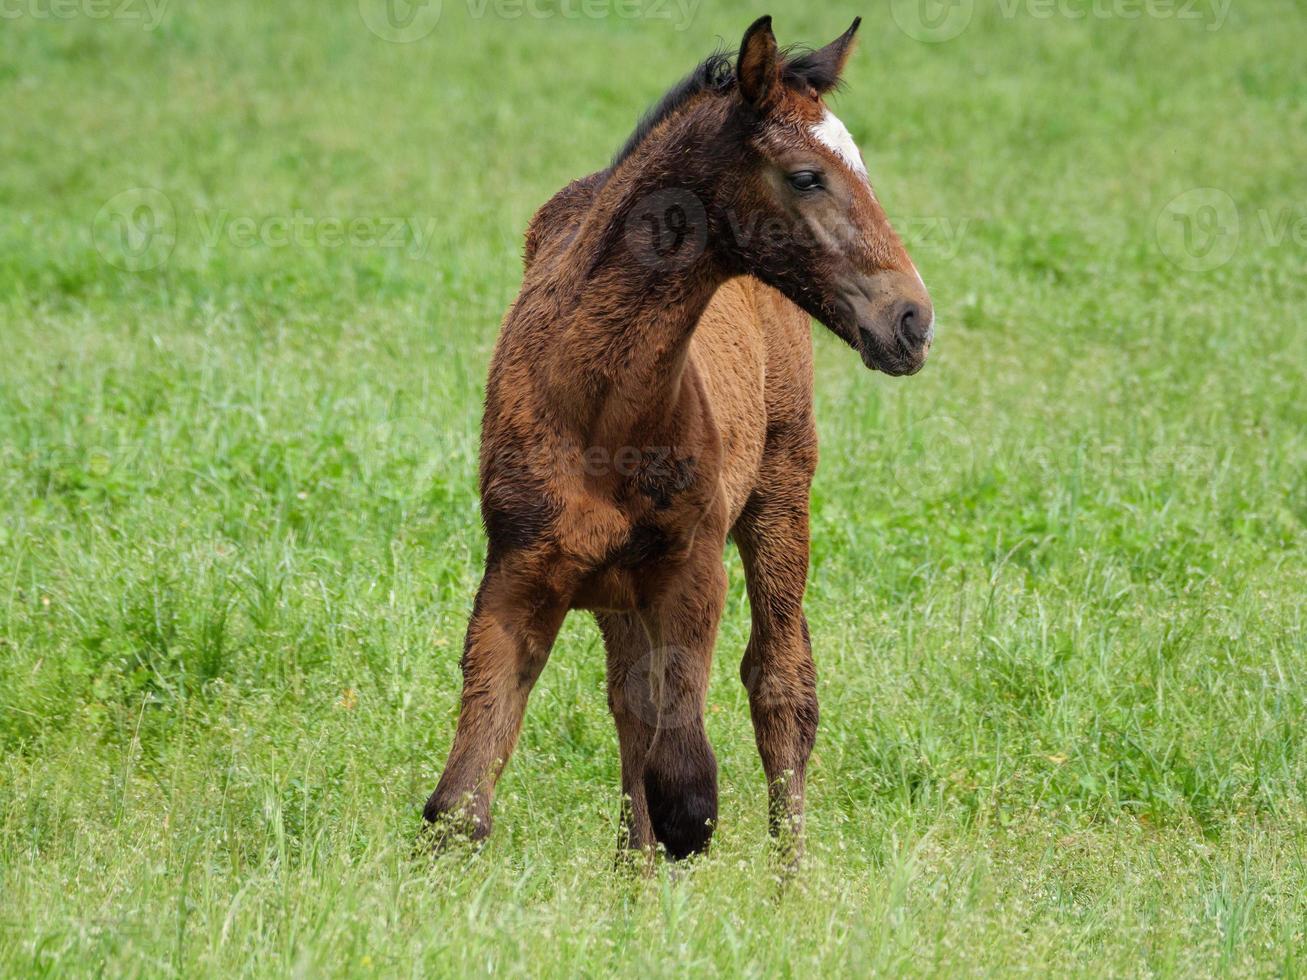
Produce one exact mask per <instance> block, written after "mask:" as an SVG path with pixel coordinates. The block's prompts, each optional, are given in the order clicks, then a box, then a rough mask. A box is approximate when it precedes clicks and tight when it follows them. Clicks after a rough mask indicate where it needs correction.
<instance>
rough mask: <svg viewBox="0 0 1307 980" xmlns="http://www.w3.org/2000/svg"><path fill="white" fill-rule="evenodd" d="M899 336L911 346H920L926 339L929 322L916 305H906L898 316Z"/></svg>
mask: <svg viewBox="0 0 1307 980" xmlns="http://www.w3.org/2000/svg"><path fill="white" fill-rule="evenodd" d="M898 326H899V336H900V337H901V338H903V339H904V340H906V341H908V342H909V343H911V344H920V343H922V342H923V341H924V340H925V339H926V332H927V331H928V330H929V329H930V322H929V321H928V320H927V319H926V315H925V313H923V312H922V309H921V307H920V306H918V305H917V304H916V303H906V304H904V306H903V310H902V312H901V313H900V314H899V324H898Z"/></svg>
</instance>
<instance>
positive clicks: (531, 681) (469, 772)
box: [423, 573, 567, 843]
mask: <svg viewBox="0 0 1307 980" xmlns="http://www.w3.org/2000/svg"><path fill="white" fill-rule="evenodd" d="M566 613H567V608H566V605H565V603H563V602H561V601H559V602H544V603H541V602H540V598H539V593H538V592H536V591H533V590H532V589H531V588H530V587H529V586H528V585H527V584H526V583H522V582H517V581H515V580H513V579H512V578H511V577H510V576H508V575H506V574H503V573H498V574H496V573H487V575H486V577H485V578H484V579H483V580H482V583H481V587H480V589H479V590H478V591H477V597H476V602H475V603H474V605H473V609H472V617H471V620H470V621H469V623H468V628H467V639H466V641H465V643H464V648H463V660H462V669H463V700H462V706H461V709H460V711H459V716H458V728H457V730H456V731H455V733H454V744H453V747H452V748H451V749H450V752H449V761H448V762H447V763H446V765H445V771H444V772H443V773H442V774H441V777H440V782H439V784H438V785H437V786H436V790H435V792H434V793H432V794H431V798H430V799H429V800H427V805H426V809H425V810H424V811H423V816H424V817H425V819H426V821H427V822H428V824H431V825H434V828H433V829H434V831H435V838H436V842H437V843H440V842H443V841H444V840H445V839H446V838H447V837H449V836H450V835H451V834H452V835H461V836H467V837H470V838H471V839H472V840H481V839H482V838H484V837H485V836H486V835H487V834H489V833H490V802H491V798H492V796H493V795H494V789H495V782H496V780H497V779H498V778H499V774H500V773H501V772H502V771H503V768H504V766H505V765H506V764H507V762H508V757H509V756H510V755H511V754H512V752H513V746H514V745H515V744H516V743H517V736H518V732H519V731H520V730H521V728H522V717H523V715H524V714H525V712H526V702H527V697H528V695H529V694H530V693H531V688H532V687H533V686H534V685H535V682H536V678H537V677H539V676H540V671H541V670H542V669H543V668H544V665H545V661H546V660H547V659H548V658H549V650H550V648H551V647H552V645H553V642H554V637H555V636H556V635H557V633H558V629H559V627H560V626H561V625H562V622H563V617H564V616H565V615H566Z"/></svg>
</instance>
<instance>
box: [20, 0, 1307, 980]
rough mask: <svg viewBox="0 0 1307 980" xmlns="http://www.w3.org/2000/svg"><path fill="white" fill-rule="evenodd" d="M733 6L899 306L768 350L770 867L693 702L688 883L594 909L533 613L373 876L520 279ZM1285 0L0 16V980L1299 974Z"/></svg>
mask: <svg viewBox="0 0 1307 980" xmlns="http://www.w3.org/2000/svg"><path fill="white" fill-rule="evenodd" d="M762 13H771V14H772V15H773V16H774V18H775V29H776V32H777V36H778V38H779V39H780V41H781V43H782V44H787V43H794V42H804V43H807V44H811V45H814V46H816V45H820V44H824V43H825V42H827V41H829V40H830V39H832V38H833V37H835V36H836V35H838V34H839V33H840V32H842V31H843V30H844V29H845V28H846V27H847V26H848V24H849V22H850V21H851V20H852V18H853V17H854V16H855V15H861V16H862V17H863V18H864V22H863V25H862V29H861V31H860V39H861V40H860V47H859V50H858V51H857V53H856V54H855V56H854V57H853V59H852V62H851V64H850V66H849V68H848V70H847V72H846V74H845V81H846V86H845V88H844V90H843V91H842V92H841V93H840V94H839V95H837V96H836V97H835V98H834V99H833V100H832V101H833V107H834V109H835V111H836V112H837V113H838V114H839V115H840V117H841V118H842V119H843V120H844V121H845V123H846V124H847V125H848V126H849V128H850V130H851V131H852V133H853V135H854V137H855V138H856V140H857V141H858V143H859V144H860V146H861V147H862V150H863V154H864V156H865V158H866V161H867V164H868V168H869V170H870V173H871V178H872V181H873V183H874V184H875V186H876V189H877V194H878V196H879V197H880V199H881V200H882V202H883V203H884V205H885V207H886V209H887V211H888V213H889V216H890V218H891V221H892V222H893V223H894V225H895V226H896V228H897V229H898V230H899V231H900V233H901V234H902V236H903V237H904V239H905V242H906V244H907V247H908V250H909V252H910V253H911V254H912V256H913V259H914V260H915V262H916V264H917V266H918V267H919V268H920V270H921V273H922V276H923V277H924V279H925V281H926V283H927V284H928V286H929V287H930V290H931V295H932V298H933V300H934V302H935V307H936V315H937V328H936V330H937V340H936V344H935V348H934V350H933V352H932V355H931V359H930V362H929V363H928V364H927V366H926V368H925V370H924V371H923V372H922V373H921V374H920V375H918V376H916V377H913V378H908V379H897V380H891V379H888V378H886V377H883V376H880V375H871V374H869V373H867V372H866V371H865V369H863V368H862V367H861V365H860V363H859V362H858V360H857V358H856V356H855V355H854V354H852V352H850V351H849V350H848V349H847V348H846V347H844V346H843V345H842V344H841V343H839V342H838V341H836V340H835V339H834V338H833V337H831V336H830V335H829V334H827V333H826V331H824V330H823V329H821V328H820V327H815V328H814V345H815V348H816V360H817V375H818V379H817V388H818V391H817V401H818V404H817V413H818V428H819V432H820V435H821V439H822V463H821V466H820V468H819V471H818V475H817V479H816V484H815V487H814V497H813V568H812V576H811V584H810V588H809V599H808V617H809V620H810V623H811V626H812V635H813V645H814V651H815V656H816V660H817V665H818V670H819V674H820V678H819V685H820V688H819V693H820V697H821V700H822V727H821V732H820V735H819V739H818V745H817V749H816V757H815V760H814V763H813V770H812V773H811V776H810V778H811V789H810V802H809V812H810V815H809V821H810V824H809V830H810V852H811V856H810V861H809V866H808V870H807V871H805V873H804V875H803V876H801V878H800V879H799V880H798V881H795V882H792V883H791V884H790V885H789V886H788V888H787V889H786V890H785V891H783V892H781V893H779V894H778V892H777V889H776V887H774V886H773V884H772V874H773V869H772V868H771V866H770V865H769V864H768V862H767V859H766V853H765V849H764V847H763V841H764V837H765V821H764V802H763V801H764V786H763V782H762V775H761V767H760V765H759V763H758V761H757V757H756V753H755V751H754V748H753V738H752V732H751V729H750V727H749V722H748V710H747V702H746V699H745V697H744V692H743V689H742V688H741V686H740V685H739V682H738V679H737V668H738V658H739V656H740V654H741V653H742V651H743V648H744V643H745V641H746V639H747V628H748V627H747V623H748V614H747V602H746V600H745V597H744V595H743V588H742V579H741V576H740V573H739V565H738V559H737V558H736V557H735V555H734V553H733V552H732V553H731V554H730V555H728V569H729V571H730V575H731V580H732V592H731V597H732V599H731V603H730V606H729V608H728V612H727V615H726V617H725V621H724V623H723V626H722V633H721V637H720V640H719V645H718V657H717V662H716V664H715V667H714V676H713V687H712V691H711V692H710V704H711V707H710V713H709V734H710V736H711V738H712V739H713V742H714V746H715V748H716V751H717V754H718V758H719V761H720V763H721V767H722V817H721V819H722V825H721V828H720V829H719V831H718V834H717V837H716V839H715V843H714V851H713V854H712V855H710V856H709V857H708V858H707V859H706V860H705V861H703V862H700V863H699V865H698V866H696V868H695V870H694V871H693V873H692V874H689V875H685V876H681V877H678V878H677V879H676V880H672V879H671V878H669V877H668V876H667V875H666V874H665V873H664V872H660V874H659V877H658V878H657V879H656V880H655V881H654V882H652V883H648V882H632V881H629V880H626V879H623V878H621V877H620V876H615V875H613V874H612V872H611V868H610V864H611V856H612V851H613V847H614V844H615V840H616V822H617V804H618V799H617V792H618V790H617V786H618V782H617V779H618V763H617V755H616V739H615V736H614V733H613V731H612V725H611V722H610V720H609V717H608V714H607V708H606V704H605V697H604V693H603V692H604V688H603V681H602V670H603V667H602V661H603V657H602V646H601V644H600V643H599V639H598V635H597V631H596V630H595V628H594V626H593V623H592V622H590V621H589V619H588V618H586V617H582V616H579V615H574V616H572V617H571V618H570V619H569V621H568V624H567V626H566V627H565V629H564V633H563V635H562V637H561V638H560V640H559V644H558V646H557V647H556V649H555V652H554V655H553V658H552V660H551V662H550V665H549V667H548V669H547V670H546V671H545V673H544V675H543V678H542V680H541V682H540V685H539V686H538V688H537V690H536V692H535V694H534V696H533V699H532V706H531V710H530V711H529V713H528V716H527V722H526V728H525V730H524V733H523V737H522V742H521V744H520V746H519V749H518V753H517V755H516V756H515V758H514V761H513V763H512V765H511V766H510V768H509V770H508V772H507V774H506V776H505V778H504V781H503V783H502V784H501V789H500V791H499V794H498V798H497V804H496V815H497V825H496V833H495V836H494V838H493V839H492V842H491V844H490V845H489V847H488V848H487V849H486V850H485V851H483V852H481V853H479V854H477V855H457V856H454V857H452V858H451V859H450V860H447V861H444V862H437V863H436V864H434V865H432V864H429V863H427V862H416V861H413V860H411V859H410V853H409V850H410V845H411V841H412V838H413V834H414V832H415V831H416V829H417V826H418V822H419V817H420V807H421V804H422V802H423V801H424V800H425V797H426V794H427V793H428V792H429V790H430V788H431V786H432V785H433V784H434V780H435V778H436V776H437V774H438V766H439V765H440V764H441V761H442V760H443V758H444V754H445V751H446V750H447V747H448V744H449V739H450V738H451V736H452V732H453V720H454V717H455V712H456V709H457V691H458V686H459V675H458V656H459V651H460V649H461V644H462V631H463V627H464V624H465V621H466V616H467V613H468V610H469V608H470V603H471V597H472V594H473V591H474V588H475V584H476V582H477V580H478V578H479V570H480V569H479V563H480V561H481V558H482V555H483V549H484V543H483V539H482V534H481V530H480V526H479V519H478V514H477V498H476V492H475V469H476V465H475V461H476V450H477V436H478V425H479V420H480V407H481V397H482V394H483V385H484V376H485V370H486V366H487V362H488V359H489V353H490V349H491V345H492V344H493V341H494V337H495V333H496V330H497V327H498V324H499V322H500V319H501V317H502V316H503V313H504V310H505V309H506V308H507V306H508V304H509V303H510V302H511V301H512V298H513V296H514V294H515V292H516V289H517V284H518V281H519V278H520V268H521V261H520V259H521V248H522V232H523V230H524V228H525V226H526V223H527V221H528V219H529V217H530V215H531V214H532V212H533V211H534V209H535V208H536V207H538V206H539V205H540V204H542V203H543V202H544V201H545V200H547V199H548V198H549V197H550V195H552V194H553V192H554V191H555V190H557V189H558V188H559V187H561V186H562V185H563V184H564V183H566V182H567V181H569V180H571V179H573V178H575V177H578V176H582V175H584V174H587V173H590V172H592V171H594V170H596V169H599V168H601V167H603V166H604V165H605V164H606V163H607V161H608V159H609V158H610V156H611V155H612V153H613V152H614V151H615V150H616V149H617V148H618V147H619V146H620V145H621V144H622V142H623V141H624V140H625V138H626V137H627V135H628V134H629V133H630V131H631V130H632V128H633V127H634V124H635V121H636V119H637V118H638V116H639V114H640V113H641V112H642V111H643V109H644V108H645V107H646V106H647V105H648V104H649V103H650V102H652V101H654V100H655V99H657V98H658V97H659V96H660V95H661V94H662V93H663V92H664V91H665V90H666V89H667V88H668V87H669V86H670V85H671V84H672V83H673V82H675V81H676V80H677V79H678V78H680V77H681V76H682V75H683V74H684V73H685V72H687V71H688V70H689V69H690V68H691V67H692V66H693V65H694V64H695V63H697V62H698V61H699V60H700V59H701V58H702V57H704V56H705V55H706V54H708V53H709V52H711V51H712V50H714V49H715V48H718V47H726V48H733V47H734V46H735V45H736V44H737V43H738V39H739V37H740V36H741V34H742V33H743V31H744V29H745V27H746V26H747V25H748V24H749V23H750V22H751V21H752V20H753V19H754V18H755V17H756V16H758V15H760V14H762ZM1305 17H1307V14H1304V11H1303V8H1302V6H1301V4H1299V3H1295V2H1289V0H992V2H990V0H876V2H875V3H874V4H871V5H863V6H857V5H848V4H842V3H835V4H823V5H812V4H809V5H793V7H792V9H786V8H785V7H782V6H771V7H765V6H762V5H760V4H759V3H756V2H752V0H751V2H734V0H731V2H727V0H426V2H418V3H412V4H410V3H407V2H406V0H358V2H351V0H341V2H333V3H307V2H285V3H279V4H258V3H252V2H227V3H221V4H214V3H210V4H197V3H193V2H189V0H186V2H184V0H3V2H2V3H0V106H3V108H0V351H3V357H2V358H0V894H3V895H4V900H3V901H0V973H11V974H14V975H24V974H25V975H33V974H44V973H49V974H56V973H63V972H70V973H84V972H94V971H97V970H104V971H107V972H115V973H118V972H126V973H132V974H156V973H179V974H195V973H223V974H226V973H233V972H239V973H243V974H265V973H274V974H285V973H290V972H302V973H309V972H313V973H318V972H325V973H342V974H345V973H355V972H361V973H372V972H381V973H396V974H407V973H424V974H426V973H442V974H444V973H468V972H471V973H478V972H491V971H499V970H504V971H510V972H528V971H529V972H532V973H534V974H544V975H554V974H559V975H561V974H576V973H608V972H630V973H635V972H638V973H642V974H645V975H664V974H673V973H677V974H679V973H682V972H684V971H685V970H687V969H700V970H709V969H711V970H718V971H722V972H726V971H729V972H733V973H734V972H739V973H745V974H751V975H759V974H772V973H789V972H799V971H801V970H827V971H832V972H859V973H861V972H875V971H880V972H895V973H900V972H913V973H916V972H925V973H930V972H940V973H946V972H973V971H974V972H993V971H1004V972H1005V971H1009V970H1016V969H1029V970H1040V971H1045V970H1060V971H1086V970H1089V971H1093V972H1099V971H1102V972H1107V973H1177V972H1181V971H1197V972H1199V973H1201V974H1204V975H1205V974H1209V973H1219V972H1236V973H1244V972H1257V971H1261V972H1268V973H1279V974H1281V975H1291V974H1293V973H1294V972H1295V971H1297V970H1301V969H1302V964H1303V955H1304V953H1303V950H1304V948H1305V946H1307V941H1305V940H1304V932H1303V928H1304V927H1303V922H1304V921H1307V869H1305V868H1304V863H1303V853H1304V851H1303V846H1304V829H1305V828H1307V822H1305V821H1304V814H1305V811H1304V790H1305V788H1307V783H1305V778H1307V762H1305V761H1304V759H1305V758H1307V756H1305V755H1304V751H1303V750H1304V749H1305V748H1307V746H1305V745H1304V737H1305V736H1304V733H1305V732H1307V702H1305V701H1304V697H1303V691H1304V683H1305V682H1307V649H1305V643H1304V619H1303V611H1302V607H1303V603H1302V596H1303V594H1304V591H1305V589H1307V567H1305V563H1304V560H1303V559H1304V544H1307V531H1305V530H1304V521H1307V477H1305V476H1304V469H1305V465H1304V464H1305V463H1307V411H1305V410H1304V399H1303V393H1304V391H1305V390H1307V386H1305V381H1307V379H1305V377H1304V375H1305V373H1307V355H1305V354H1304V315H1303V301H1304V298H1307V297H1305V293H1307V285H1305V283H1307V277H1305V276H1304V272H1305V271H1307V269H1305V262H1304V260H1305V259H1307V187H1305V186H1304V182H1303V160H1304V159H1307V128H1305V127H1304V112H1305V108H1304V107H1307V73H1304V72H1303V70H1302V50H1303V45H1304V41H1305V40H1307V24H1305V23H1304V18H1305Z"/></svg>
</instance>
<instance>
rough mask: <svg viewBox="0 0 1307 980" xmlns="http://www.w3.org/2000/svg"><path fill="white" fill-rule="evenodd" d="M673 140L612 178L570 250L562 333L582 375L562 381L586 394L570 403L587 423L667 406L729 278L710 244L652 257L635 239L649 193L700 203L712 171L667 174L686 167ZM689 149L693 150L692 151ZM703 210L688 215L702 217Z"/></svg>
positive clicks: (571, 366) (570, 367)
mask: <svg viewBox="0 0 1307 980" xmlns="http://www.w3.org/2000/svg"><path fill="white" fill-rule="evenodd" d="M683 145H684V144H683V143H682V142H681V141H679V140H677V141H672V142H671V143H670V145H667V146H664V147H661V148H657V149H654V150H652V151H650V152H648V153H644V154H641V156H640V157H639V158H637V159H636V160H633V161H631V162H630V163H629V164H627V165H626V166H624V167H623V168H621V169H620V170H619V171H618V172H617V173H615V174H614V175H613V177H611V178H610V180H609V182H608V184H606V185H605V187H604V188H603V190H602V191H601V192H600V194H599V195H598V197H597V199H596V201H595V204H594V206H593V207H592V208H591V210H590V212H589V214H588V215H587V217H586V219H585V221H584V222H583V223H582V226H581V228H580V229H579V231H578V234H577V237H576V239H575V241H574V242H573V246H572V248H571V249H570V255H569V259H570V260H571V261H570V262H569V263H568V265H569V266H570V267H571V275H572V276H573V277H574V278H573V285H574V288H575V293H574V295H575V298H576V302H575V306H574V313H573V314H572V315H571V316H570V317H569V318H568V319H569V321H570V322H569V323H568V326H567V328H566V330H565V331H564V332H563V335H564V338H565V339H564V342H565V344H566V348H565V349H566V353H567V368H566V371H567V374H568V375H569V377H570V378H575V377H576V376H577V374H580V375H581V376H582V377H584V378H586V380H587V382H588V383H587V384H586V385H583V386H575V385H572V386H569V387H571V388H572V389H573V390H578V389H579V390H581V391H583V392H584V393H585V394H584V395H583V396H582V397H581V399H580V403H579V404H577V405H576V408H577V410H578V413H579V414H580V415H581V416H582V417H583V418H587V419H588V424H587V428H591V429H593V427H594V423H595V421H596V420H597V417H599V416H602V417H603V418H604V420H605V424H607V423H612V424H615V425H616V426H617V427H619V428H620V427H622V424H623V423H622V421H621V419H623V418H629V419H633V420H642V421H647V422H653V421H655V420H656V419H657V418H658V417H660V416H665V415H666V414H667V413H668V412H670V410H671V409H672V407H674V405H675V402H676V400H677V397H678V395H679V393H680V391H681V383H682V380H683V375H684V372H685V369H686V363H687V355H688V351H689V345H690V340H691V338H692V337H693V334H694V329H695V327H696V326H697V325H698V323H699V319H700V317H701V316H702V315H703V312H704V310H705V309H706V308H707V306H708V303H709V301H710V300H711V299H712V297H713V294H714V293H715V292H716V291H717V288H718V287H719V286H720V285H721V284H722V282H724V281H725V280H726V278H727V274H726V273H725V272H724V271H723V269H722V267H721V265H720V263H719V262H718V261H717V260H716V258H715V249H714V242H713V241H712V240H711V239H709V240H708V241H706V242H705V241H704V239H703V236H702V235H701V236H700V238H699V239H698V243H699V244H689V245H686V246H683V247H685V248H687V249H689V251H687V252H685V253H683V254H681V255H679V256H674V257H673V258H671V259H670V260H659V259H657V257H655V256H652V255H651V254H650V252H649V251H648V249H647V248H646V247H644V244H643V240H642V239H640V238H639V237H638V233H639V232H640V231H641V230H642V229H641V228H640V227H638V226H635V227H633V226H632V222H633V221H634V222H639V221H640V220H641V216H640V214H639V213H638V209H639V208H640V207H641V206H642V205H645V204H647V202H648V199H649V196H650V195H655V194H658V193H660V192H662V193H667V189H668V188H676V191H675V192H674V193H675V194H676V195H677V197H675V198H673V200H678V199H679V200H686V199H685V198H680V197H679V195H683V194H689V195H692V197H693V199H694V200H697V201H701V202H707V201H708V200H709V199H710V195H711V190H712V187H713V182H714V181H715V180H716V179H718V175H716V174H713V173H710V172H703V171H704V170H707V168H703V169H702V170H701V171H700V172H698V173H686V174H684V175H682V176H681V177H679V178H669V177H668V174H669V173H672V172H674V171H672V170H671V169H670V168H669V164H670V162H671V161H674V160H679V161H680V162H681V164H682V165H684V163H685V160H686V154H685V153H684V151H683V150H682V149H680V147H681V146H683ZM691 156H693V155H691ZM706 220H707V219H706V215H704V213H703V212H699V213H698V214H695V215H691V221H692V222H693V221H699V222H701V223H702V222H705V221H706Z"/></svg>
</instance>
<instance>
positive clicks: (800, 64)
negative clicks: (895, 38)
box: [785, 17, 862, 95]
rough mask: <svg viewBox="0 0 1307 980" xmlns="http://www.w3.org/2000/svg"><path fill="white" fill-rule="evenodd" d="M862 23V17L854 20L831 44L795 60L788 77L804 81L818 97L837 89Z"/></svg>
mask: <svg viewBox="0 0 1307 980" xmlns="http://www.w3.org/2000/svg"><path fill="white" fill-rule="evenodd" d="M861 23H862V18H861V17H855V18H853V24H852V25H850V27H849V29H848V30H847V31H845V32H844V33H843V34H841V35H840V36H839V37H837V38H836V39H835V40H834V41H831V43H830V44H828V45H826V46H825V47H824V48H821V49H819V50H817V51H810V52H809V53H808V54H805V55H801V56H799V57H798V58H795V59H794V60H793V61H791V62H790V63H789V64H787V65H786V66H785V74H786V76H787V77H795V78H801V79H803V80H804V81H805V82H807V83H808V84H809V85H811V86H812V87H813V89H814V90H815V91H816V92H817V94H818V95H825V94H826V93H827V92H829V91H830V90H831V89H833V88H835V86H836V85H838V84H839V83H840V75H841V74H843V72H844V66H845V64H846V63H847V62H848V60H849V55H851V54H852V53H853V38H854V35H855V34H857V33H858V25H859V24H861Z"/></svg>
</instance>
